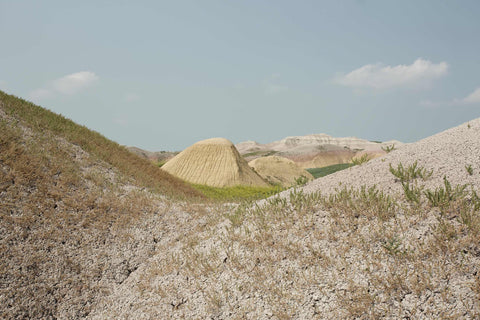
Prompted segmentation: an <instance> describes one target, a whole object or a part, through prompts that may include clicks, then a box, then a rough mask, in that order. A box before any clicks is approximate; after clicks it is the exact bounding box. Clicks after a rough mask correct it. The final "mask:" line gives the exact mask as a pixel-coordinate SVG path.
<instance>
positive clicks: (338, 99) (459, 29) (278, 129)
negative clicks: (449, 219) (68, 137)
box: [0, 0, 480, 151]
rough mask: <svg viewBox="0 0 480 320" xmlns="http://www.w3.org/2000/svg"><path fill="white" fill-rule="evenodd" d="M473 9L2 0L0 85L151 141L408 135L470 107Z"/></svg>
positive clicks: (408, 4)
mask: <svg viewBox="0 0 480 320" xmlns="http://www.w3.org/2000/svg"><path fill="white" fill-rule="evenodd" d="M479 17H480V1H477V0H463V1H447V0H431V1H427V0H425V1H422V0H404V1H384V0H378V1H374V0H356V1H354V0H352V1H347V0H345V1H343V0H335V1H334V0H332V1H326V0H325V1H319V0H308V1H307V0H296V1H293V0H291V1H286V0H275V1H274V0H271V1H266V0H242V1H240V0H238V1H234V0H202V1H200V0H175V1H161V0H160V1H101V0H97V1H88V0H85V1H48V0H46V1H28V0H24V1H23V0H20V1H14V0H12V1H5V0H0V39H1V41H0V90H2V91H5V92H7V93H10V94H14V95H16V96H19V97H22V98H24V99H26V100H29V101H32V102H34V103H36V104H38V105H41V106H42V107H45V108H47V109H50V110H52V111H54V112H57V113H60V114H62V115H64V116H66V117H68V118H70V119H72V120H74V121H75V122H77V123H80V124H82V125H85V126H87V127H89V128H90V129H93V130H96V131H98V132H100V133H101V134H103V135H104V136H106V137H108V138H110V139H112V140H114V141H116V142H118V143H120V144H123V145H130V146H137V147H140V148H143V149H146V150H150V151H159V150H172V151H173V150H182V149H184V148H186V147H188V146H189V145H191V144H193V143H195V142H197V141H199V140H203V139H207V138H212V137H224V138H227V139H229V140H231V141H232V142H234V143H239V142H241V141H246V140H254V141H257V142H260V143H268V142H272V141H276V140H280V139H282V138H284V137H287V136H296V135H306V134H312V133H327V134H330V135H332V136H335V137H347V136H356V137H359V138H363V139H368V140H377V141H387V140H391V139H397V140H400V141H404V142H414V141H417V140H420V139H422V138H425V137H427V136H430V135H432V134H435V133H438V132H441V131H444V130H446V129H448V128H451V127H453V126H456V125H459V124H461V123H464V122H466V121H469V120H472V119H475V118H478V117H480V41H478V39H479V36H480V35H479V34H480V19H479Z"/></svg>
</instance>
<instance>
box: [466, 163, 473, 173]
mask: <svg viewBox="0 0 480 320" xmlns="http://www.w3.org/2000/svg"><path fill="white" fill-rule="evenodd" d="M465 170H467V172H468V174H469V175H473V168H472V165H471V164H469V165H468V166H465Z"/></svg>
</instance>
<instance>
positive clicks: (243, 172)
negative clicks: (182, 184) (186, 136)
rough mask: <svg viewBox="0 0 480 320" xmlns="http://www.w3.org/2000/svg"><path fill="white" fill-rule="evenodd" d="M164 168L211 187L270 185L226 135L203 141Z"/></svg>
mask: <svg viewBox="0 0 480 320" xmlns="http://www.w3.org/2000/svg"><path fill="white" fill-rule="evenodd" d="M162 169H163V170H165V171H167V172H169V173H171V174H173V175H174V176H177V177H179V178H181V179H183V180H186V181H188V182H191V183H196V184H203V185H207V186H211V187H232V186H259V187H267V186H268V183H267V182H265V181H264V180H263V179H262V178H261V177H260V176H259V175H258V174H257V173H256V172H255V171H253V170H252V168H250V167H249V166H248V163H247V162H246V161H245V160H244V159H243V158H242V157H241V156H240V154H239V153H238V151H237V149H236V148H235V146H234V145H233V143H232V142H230V141H229V140H227V139H224V138H212V139H207V140H203V141H199V142H197V143H195V144H193V145H192V146H190V147H188V148H187V149H185V150H184V151H182V152H180V153H179V154H178V155H177V156H175V157H174V158H172V159H171V160H169V161H168V162H167V163H166V164H165V165H164V166H163V167H162Z"/></svg>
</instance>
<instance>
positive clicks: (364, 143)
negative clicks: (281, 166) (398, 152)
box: [236, 133, 402, 168]
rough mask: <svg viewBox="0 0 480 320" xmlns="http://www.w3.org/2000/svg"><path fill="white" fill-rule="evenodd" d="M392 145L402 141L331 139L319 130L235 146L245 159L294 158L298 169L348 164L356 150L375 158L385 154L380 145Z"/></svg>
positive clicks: (399, 143) (355, 154)
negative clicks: (273, 140) (266, 141)
mask: <svg viewBox="0 0 480 320" xmlns="http://www.w3.org/2000/svg"><path fill="white" fill-rule="evenodd" d="M392 145H395V146H396V147H397V146H400V145H402V143H401V142H399V141H396V140H391V141H386V142H382V143H377V142H372V141H368V140H364V139H359V138H356V137H346V138H335V137H332V136H329V135H327V134H324V133H321V134H311V135H306V136H293V137H287V138H284V139H282V140H279V141H275V142H271V143H267V144H260V143H257V142H255V141H246V142H241V143H239V144H237V145H236V147H237V149H238V151H239V152H240V154H242V155H243V156H244V157H245V158H246V159H247V160H249V161H250V160H253V159H255V158H258V157H260V156H265V155H278V156H282V157H285V158H288V159H291V160H293V161H295V162H296V163H297V164H298V165H299V166H300V167H302V168H319V167H325V166H329V165H332V164H338V163H349V162H351V159H352V158H353V157H355V156H358V155H359V153H362V154H363V153H367V154H368V155H369V156H370V157H371V158H376V157H379V156H381V155H383V154H385V151H383V150H382V148H386V147H387V146H392Z"/></svg>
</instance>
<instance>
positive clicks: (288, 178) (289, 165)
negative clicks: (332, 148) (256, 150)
mask: <svg viewBox="0 0 480 320" xmlns="http://www.w3.org/2000/svg"><path fill="white" fill-rule="evenodd" d="M248 165H249V166H250V167H252V168H253V169H255V171H256V172H257V173H258V174H259V175H260V176H262V178H263V179H265V180H266V181H268V182H270V183H271V184H277V185H281V186H282V187H287V188H288V187H291V186H294V185H295V184H296V182H297V179H299V178H301V177H302V176H303V177H304V178H305V179H307V180H308V181H311V180H313V176H312V175H311V174H310V173H309V172H308V171H306V170H304V169H302V168H300V167H299V166H298V165H297V164H296V163H295V162H293V161H292V160H290V159H287V158H283V157H279V156H267V157H260V158H257V159H254V160H252V161H250V162H249V163H248Z"/></svg>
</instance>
